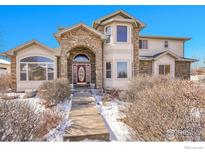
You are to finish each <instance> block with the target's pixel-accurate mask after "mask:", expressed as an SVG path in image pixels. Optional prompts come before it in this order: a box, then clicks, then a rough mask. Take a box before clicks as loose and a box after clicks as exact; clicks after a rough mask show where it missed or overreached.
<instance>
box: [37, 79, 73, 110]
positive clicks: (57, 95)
mask: <svg viewBox="0 0 205 154" xmlns="http://www.w3.org/2000/svg"><path fill="white" fill-rule="evenodd" d="M70 94H71V91H70V84H69V81H68V80H67V79H56V80H54V81H49V82H45V83H43V84H42V85H41V86H40V88H39V89H38V96H39V97H40V98H41V99H42V101H43V102H42V103H43V105H45V106H46V107H52V106H54V105H56V104H58V103H60V102H61V101H63V100H64V99H65V98H66V97H68V96H70Z"/></svg>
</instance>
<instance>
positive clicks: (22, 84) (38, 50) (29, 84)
mask: <svg viewBox="0 0 205 154" xmlns="http://www.w3.org/2000/svg"><path fill="white" fill-rule="evenodd" d="M30 56H43V57H47V58H50V59H52V60H53V61H54V79H56V78H57V57H56V56H54V55H53V53H51V52H50V51H48V50H46V49H44V48H42V47H40V46H38V45H32V46H30V47H28V48H25V49H23V50H21V51H19V52H17V55H16V64H17V65H16V82H17V91H24V90H27V89H37V88H38V87H39V86H40V85H41V84H42V83H43V82H45V81H20V60H21V59H22V58H25V57H30Z"/></svg>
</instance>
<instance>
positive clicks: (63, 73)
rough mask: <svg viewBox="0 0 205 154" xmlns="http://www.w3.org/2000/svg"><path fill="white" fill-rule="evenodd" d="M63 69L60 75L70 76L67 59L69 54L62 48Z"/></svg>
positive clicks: (62, 76) (63, 76)
mask: <svg viewBox="0 0 205 154" xmlns="http://www.w3.org/2000/svg"><path fill="white" fill-rule="evenodd" d="M60 61H61V71H60V77H61V78H68V68H67V67H68V64H67V63H68V60H67V54H66V50H65V49H61V57H60Z"/></svg>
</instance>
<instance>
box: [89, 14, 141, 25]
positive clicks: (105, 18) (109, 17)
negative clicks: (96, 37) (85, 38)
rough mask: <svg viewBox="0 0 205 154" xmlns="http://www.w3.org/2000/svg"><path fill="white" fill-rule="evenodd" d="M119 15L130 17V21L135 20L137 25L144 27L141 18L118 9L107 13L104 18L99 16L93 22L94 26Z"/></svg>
mask: <svg viewBox="0 0 205 154" xmlns="http://www.w3.org/2000/svg"><path fill="white" fill-rule="evenodd" d="M117 15H121V16H122V17H125V18H126V19H128V20H129V21H130V22H131V21H133V22H135V23H136V24H137V25H139V26H140V28H144V27H145V24H144V23H143V22H141V21H140V20H139V19H137V18H135V17H134V16H131V15H130V14H128V13H127V12H125V11H123V10H118V11H116V12H114V13H111V14H109V15H106V16H104V17H102V18H99V19H97V20H95V21H94V23H93V27H94V28H96V27H97V25H99V24H102V23H103V22H104V21H106V20H109V19H111V18H112V17H114V16H117Z"/></svg>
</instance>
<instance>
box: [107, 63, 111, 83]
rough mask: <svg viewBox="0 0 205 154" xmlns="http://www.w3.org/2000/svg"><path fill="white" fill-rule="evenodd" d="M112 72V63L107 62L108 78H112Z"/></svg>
mask: <svg viewBox="0 0 205 154" xmlns="http://www.w3.org/2000/svg"><path fill="white" fill-rule="evenodd" d="M111 74H112V71H111V62H106V78H107V79H108V78H111V76H112V75H111Z"/></svg>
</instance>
